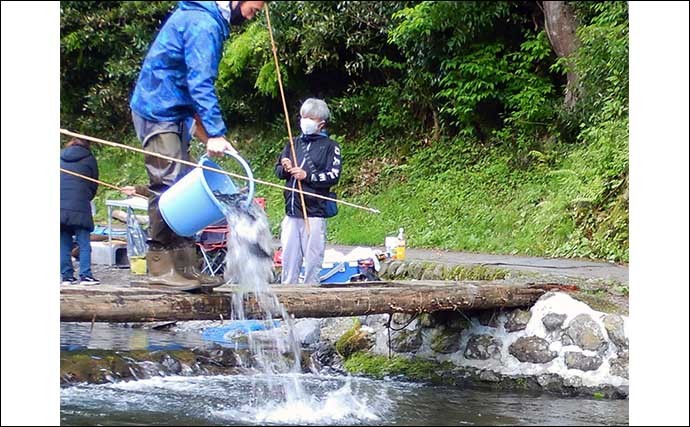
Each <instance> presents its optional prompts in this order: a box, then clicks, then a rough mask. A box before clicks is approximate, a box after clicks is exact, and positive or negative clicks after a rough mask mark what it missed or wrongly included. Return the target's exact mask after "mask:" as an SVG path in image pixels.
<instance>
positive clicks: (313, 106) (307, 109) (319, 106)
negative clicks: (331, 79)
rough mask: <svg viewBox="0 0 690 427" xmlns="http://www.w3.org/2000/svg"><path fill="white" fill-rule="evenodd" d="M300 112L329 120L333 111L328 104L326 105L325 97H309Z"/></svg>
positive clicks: (303, 114)
mask: <svg viewBox="0 0 690 427" xmlns="http://www.w3.org/2000/svg"><path fill="white" fill-rule="evenodd" d="M299 114H300V115H301V116H302V117H306V116H309V117H316V118H318V119H320V120H323V121H324V122H327V121H328V118H329V117H330V115H331V112H330V111H329V110H328V105H326V102H325V101H324V100H323V99H316V98H309V99H307V100H306V101H304V104H302V107H301V108H300V109H299Z"/></svg>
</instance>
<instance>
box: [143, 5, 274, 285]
mask: <svg viewBox="0 0 690 427" xmlns="http://www.w3.org/2000/svg"><path fill="white" fill-rule="evenodd" d="M263 4H264V2H263V1H232V2H229V1H183V2H179V5H178V7H177V9H176V10H175V11H174V12H173V14H172V15H171V16H170V18H168V20H167V21H166V22H165V24H164V25H163V27H162V28H161V30H160V32H159V33H158V36H157V37H156V39H155V40H154V42H153V44H152V45H151V47H150V49H149V52H148V54H147V55H146V58H145V59H144V63H143V65H142V68H141V73H140V74H139V79H138V81H137V84H136V87H135V88H134V93H133V94H132V100H131V102H130V107H131V109H132V121H133V123H134V129H135V131H136V134H137V137H138V138H139V140H140V141H141V143H142V144H143V146H144V149H145V150H146V151H150V152H153V153H158V154H164V155H166V156H169V157H173V158H177V159H183V160H189V159H190V156H189V141H190V139H191V134H192V131H191V129H192V128H196V131H195V132H194V135H195V136H196V137H197V138H199V139H200V140H201V141H202V142H203V143H205V144H206V149H207V152H208V154H209V155H212V156H222V155H223V153H224V152H225V151H233V152H234V151H235V149H234V148H233V147H232V145H230V143H229V142H228V140H227V139H225V133H226V132H227V128H226V127H225V123H224V122H223V117H222V115H221V112H220V106H219V105H218V97H217V96H216V91H215V87H214V84H215V81H216V78H217V77H218V65H219V63H220V59H221V57H222V54H223V43H224V41H225V40H226V39H227V38H228V36H229V35H230V27H231V26H232V25H239V24H241V23H242V22H243V21H245V20H247V19H252V18H254V16H255V15H256V14H257V12H258V11H259V10H260V9H261V8H262V7H263ZM144 160H145V164H146V172H147V173H148V176H149V189H150V190H151V196H150V197H149V209H148V211H149V236H150V239H149V242H148V245H149V249H148V252H147V255H146V263H147V267H148V273H149V277H148V278H147V283H148V284H149V285H154V286H165V287H171V288H175V289H180V290H193V289H197V288H200V287H202V286H203V287H213V286H218V285H221V284H222V281H220V280H219V279H218V278H212V277H209V276H204V275H201V273H200V272H199V270H198V261H197V255H196V248H195V246H194V240H193V239H191V238H185V237H182V236H178V235H176V234H175V233H174V232H173V231H172V230H171V229H170V227H168V225H167V224H166V223H165V221H164V220H163V217H162V216H161V213H160V210H159V209H158V201H159V199H160V195H161V193H163V192H164V191H165V190H167V189H168V188H170V187H171V186H172V185H173V184H174V183H175V182H177V181H178V180H179V179H180V178H182V176H184V175H185V174H186V173H187V172H189V168H188V167H186V166H184V165H181V164H180V163H177V162H172V161H168V160H163V159H161V158H158V157H153V156H145V159H144ZM190 214H193V212H190Z"/></svg>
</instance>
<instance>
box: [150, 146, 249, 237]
mask: <svg viewBox="0 0 690 427" xmlns="http://www.w3.org/2000/svg"><path fill="white" fill-rule="evenodd" d="M225 155H226V156H229V157H232V158H233V159H234V160H236V161H237V162H238V163H239V164H240V165H241V166H242V168H243V169H244V172H245V174H246V176H247V177H248V178H249V185H248V186H249V191H248V192H247V194H246V196H245V195H244V194H240V190H239V188H238V187H237V186H236V185H235V183H234V182H233V181H232V179H231V178H230V177H229V176H227V175H225V174H222V173H217V172H213V171H211V170H208V169H203V168H200V167H198V168H195V169H194V170H193V171H191V172H189V173H188V174H187V175H185V176H184V177H183V178H182V179H181V180H179V181H178V182H176V183H175V184H174V185H173V186H172V187H170V188H169V189H168V190H167V191H166V192H164V193H163V195H162V196H161V198H160V202H159V205H158V206H159V208H160V211H161V215H162V216H163V219H164V220H165V222H166V223H167V224H168V226H169V227H170V228H171V229H172V230H173V231H174V232H175V233H176V234H177V235H179V236H185V237H190V236H193V235H194V234H196V233H198V232H199V231H201V230H203V229H204V228H206V227H208V226H209V225H213V224H216V223H218V222H220V221H222V220H224V219H225V217H226V215H227V207H226V205H225V204H224V203H223V202H222V201H220V200H218V196H219V195H222V196H228V197H242V198H244V197H246V202H245V204H244V206H245V207H246V208H249V206H250V205H251V204H252V203H253V200H254V181H253V179H254V174H253V173H252V170H251V168H250V167H249V164H248V163H247V162H246V161H245V160H244V159H243V158H242V157H240V156H239V155H238V154H235V153H232V152H229V151H226V152H225ZM199 166H205V167H209V168H213V169H218V170H223V169H222V168H221V167H220V166H219V165H218V164H217V163H215V162H214V161H212V160H210V159H209V158H208V157H207V156H206V155H203V156H201V159H200V160H199Z"/></svg>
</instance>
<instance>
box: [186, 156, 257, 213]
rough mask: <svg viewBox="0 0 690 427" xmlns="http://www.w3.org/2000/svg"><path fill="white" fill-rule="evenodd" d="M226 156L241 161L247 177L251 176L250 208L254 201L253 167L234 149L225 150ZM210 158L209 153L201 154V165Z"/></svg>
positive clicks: (248, 203)
mask: <svg viewBox="0 0 690 427" xmlns="http://www.w3.org/2000/svg"><path fill="white" fill-rule="evenodd" d="M223 153H224V154H225V155H226V156H229V157H232V158H233V159H235V160H236V161H237V163H239V164H240V165H241V166H242V168H244V171H245V173H246V174H247V178H250V180H249V193H248V194H247V206H246V207H247V208H249V207H250V206H251V205H252V203H253V202H254V174H253V173H252V170H251V168H250V167H249V164H248V163H247V161H246V160H244V159H243V158H242V157H241V156H240V155H239V154H237V153H233V152H232V151H227V150H226V151H224V152H223ZM205 159H208V154H204V155H202V156H201V158H200V159H199V165H201V164H202V162H203V161H204V160H205Z"/></svg>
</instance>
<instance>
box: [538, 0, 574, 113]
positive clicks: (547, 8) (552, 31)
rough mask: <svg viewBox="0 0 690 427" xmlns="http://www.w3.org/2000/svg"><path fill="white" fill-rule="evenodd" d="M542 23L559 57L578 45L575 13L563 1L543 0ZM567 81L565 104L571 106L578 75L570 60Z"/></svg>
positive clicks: (565, 55)
mask: <svg viewBox="0 0 690 427" xmlns="http://www.w3.org/2000/svg"><path fill="white" fill-rule="evenodd" d="M542 5H543V10H544V25H545V27H546V35H547V36H548V38H549V42H550V43H551V47H552V48H553V50H554V52H556V55H558V57H559V58H569V57H570V56H571V55H572V54H573V52H575V50H576V49H577V47H578V46H579V41H578V39H577V34H576V30H577V21H576V20H575V13H574V11H573V9H572V7H570V5H569V4H568V2H565V1H544V2H542ZM568 69H569V71H568V74H567V78H568V82H567V84H566V87H565V105H566V107H568V108H572V107H573V106H574V105H575V103H576V102H577V89H578V75H577V73H576V72H575V70H574V67H573V62H572V60H569V61H568Z"/></svg>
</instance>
